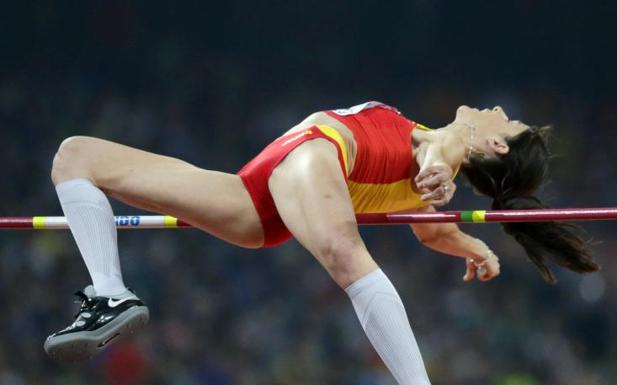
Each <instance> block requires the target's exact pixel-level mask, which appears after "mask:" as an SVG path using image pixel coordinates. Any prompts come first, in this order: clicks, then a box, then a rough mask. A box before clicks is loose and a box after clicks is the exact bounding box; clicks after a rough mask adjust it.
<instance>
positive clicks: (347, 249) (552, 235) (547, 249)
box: [45, 102, 598, 385]
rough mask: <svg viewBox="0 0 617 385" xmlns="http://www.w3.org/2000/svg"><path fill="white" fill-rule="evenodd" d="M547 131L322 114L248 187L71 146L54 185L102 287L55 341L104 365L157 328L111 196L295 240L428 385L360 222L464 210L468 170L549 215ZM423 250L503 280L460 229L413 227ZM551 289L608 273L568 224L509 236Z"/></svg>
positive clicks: (254, 167)
mask: <svg viewBox="0 0 617 385" xmlns="http://www.w3.org/2000/svg"><path fill="white" fill-rule="evenodd" d="M545 137H546V135H545V130H544V129H538V128H534V127H530V126H527V125H525V124H523V123H521V122H519V121H516V120H514V121H511V120H509V119H508V117H507V116H506V114H505V113H504V111H503V110H502V109H501V108H500V107H495V108H493V109H492V110H488V109H485V110H478V109H475V108H469V107H467V106H461V107H459V108H458V110H457V111H456V116H455V119H454V121H453V122H452V123H450V124H448V125H447V126H446V127H443V128H440V129H437V130H430V129H427V128H426V127H424V126H422V125H420V124H417V123H415V122H413V121H411V120H408V119H406V118H405V117H404V116H403V115H401V114H400V112H399V111H398V110H396V109H395V108H393V107H390V106H387V105H384V104H382V103H379V102H368V103H364V104H361V105H358V106H355V107H352V108H349V109H341V110H328V111H322V112H317V113H314V114H312V115H310V116H309V117H307V118H306V119H305V120H304V121H302V122H301V123H300V124H298V125H297V126H295V127H293V128H292V129H290V130H289V131H287V132H286V133H285V134H283V135H282V136H281V137H279V138H278V139H276V140H275V141H274V142H272V143H271V144H270V145H269V146H267V147H266V148H265V149H264V150H263V151H262V152H261V153H260V154H259V155H257V156H256V157H255V158H254V159H253V160H251V161H250V162H249V163H248V164H246V165H245V166H244V167H243V168H242V169H241V170H240V171H239V172H238V173H237V174H227V173H222V172H217V171H210V170H204V169H201V168H198V167H196V166H193V165H191V164H189V163H186V162H184V161H181V160H178V159H174V158H170V157H166V156H161V155H156V154H153V153H149V152H145V151H142V150H138V149H134V148H130V147H127V146H124V145H121V144H117V143H112V142H109V141H106V140H102V139H97V138H92V137H84V136H75V137H71V138H68V139H66V140H65V141H63V142H62V144H61V145H60V148H59V149H58V152H57V154H56V156H55V158H54V162H53V168H52V172H51V177H52V180H53V182H54V184H55V185H56V191H57V193H58V197H59V199H60V203H61V205H62V209H63V211H64V214H65V216H66V218H67V221H68V223H69V226H70V228H71V231H72V234H73V236H74V238H75V241H76V243H77V246H78V248H79V251H80V252H81V255H82V257H83V259H84V261H85V263H86V266H87V268H88V271H89V273H90V276H91V278H92V282H93V285H92V286H88V287H87V288H86V289H85V290H84V291H83V292H78V293H77V294H78V295H79V296H80V297H81V299H82V305H81V307H80V310H79V313H78V315H77V316H76V319H75V321H74V322H73V323H72V324H71V325H70V326H68V327H67V328H66V329H64V330H61V331H59V332H56V333H54V334H52V335H51V336H49V337H48V338H47V340H46V342H45V350H46V352H47V353H48V354H49V355H50V356H52V357H54V358H57V359H59V360H62V361H79V360H83V359H87V358H89V357H91V356H93V355H94V354H95V353H96V352H97V351H99V350H101V349H102V348H103V347H104V346H105V345H106V344H107V343H108V342H109V341H110V340H112V339H113V338H115V337H116V336H118V335H120V334H122V333H125V332H127V331H132V330H134V329H135V328H137V327H139V326H141V325H143V324H145V323H146V322H147V321H148V309H147V307H146V306H145V305H144V303H143V302H142V301H141V300H140V299H139V298H138V297H137V296H136V295H135V294H134V293H133V292H131V291H129V290H127V288H126V287H125V285H124V282H123V280H122V274H121V271H120V263H119V257H118V247H117V241H116V227H115V223H114V216H113V213H112V209H111V206H110V204H109V201H108V198H107V197H108V196H110V197H113V198H116V199H119V200H120V201H122V202H124V203H126V204H129V205H131V206H135V207H138V208H142V209H146V210H151V211H155V212H159V213H165V214H170V215H173V216H175V217H178V218H180V219H181V220H183V221H185V222H188V223H190V224H191V225H193V226H195V227H197V228H199V229H202V230H204V231H206V232H208V233H210V234H212V235H214V236H216V237H218V238H221V239H223V240H225V241H227V242H229V243H232V244H234V245H238V246H242V247H246V248H260V247H272V246H276V245H279V244H281V243H283V242H285V241H286V240H288V239H289V238H290V237H291V236H293V237H295V238H296V239H297V240H298V241H299V242H300V243H301V244H302V245H303V246H304V247H305V248H306V249H307V250H308V251H309V252H310V253H311V254H312V255H313V256H314V257H315V258H316V259H317V260H318V261H319V262H320V263H321V265H322V266H323V267H324V268H325V269H326V270H327V272H328V273H329V274H330V276H331V277H332V279H333V280H334V281H335V282H336V283H337V284H338V285H339V286H340V287H341V288H342V289H344V290H345V291H346V293H347V294H348V295H349V298H350V299H351V302H352V305H353V308H354V309H355V311H356V314H357V316H358V318H359V320H360V324H361V326H362V328H363V329H364V331H365V333H366V335H367V336H368V338H369V340H370V342H371V343H372V345H373V346H374V348H375V350H376V351H377V352H378V353H379V355H380V357H381V358H382V359H383V361H384V363H385V364H386V366H387V367H388V369H389V370H390V372H391V373H392V374H393V376H394V377H395V378H396V381H397V382H398V383H399V384H401V385H412V384H413V385H418V384H421V385H426V384H430V382H429V379H428V376H427V373H426V370H425V368H424V363H423V361H422V357H421V355H420V351H419V349H418V346H417V343H416V341H415V337H414V335H413V332H412V330H411V327H410V324H409V321H408V318H407V315H406V312H405V308H404V306H403V303H402V302H401V299H400V297H399V295H398V293H397V291H396V289H395V288H394V286H393V285H392V283H391V282H390V280H389V279H388V277H387V276H386V275H385V274H384V273H383V272H382V271H381V270H380V268H379V266H378V265H377V263H376V262H375V260H374V259H373V258H372V256H371V255H370V254H369V252H368V251H367V249H366V247H365V245H364V243H363V241H362V239H361V238H360V235H359V232H358V228H357V223H356V219H355V214H357V213H366V212H392V211H399V210H418V211H434V210H435V209H434V207H435V206H441V205H444V204H446V203H448V202H449V200H450V199H451V198H452V196H453V194H454V191H455V188H456V186H455V185H454V183H453V179H454V176H455V175H456V174H457V172H458V171H459V170H460V171H461V172H462V173H463V174H464V175H465V176H466V177H467V178H468V180H469V182H470V183H471V185H472V186H473V187H474V189H475V190H476V191H478V192H479V193H481V194H484V195H486V196H489V197H490V198H492V199H493V204H492V208H493V209H525V208H539V207H542V204H541V202H540V201H539V200H538V199H537V198H536V197H534V196H533V194H534V192H535V191H536V189H537V188H538V187H539V185H540V184H541V183H542V182H543V180H544V179H545V178H546V176H547V163H548V157H549V152H548V149H547V143H546V138H545ZM411 227H412V230H413V232H414V234H415V236H416V237H417V239H418V240H419V241H420V242H421V243H422V244H424V245H426V246H428V247H430V248H432V249H435V250H437V251H440V252H443V253H446V254H450V255H454V256H458V257H462V258H463V261H465V263H466V274H465V276H464V280H465V281H469V280H472V279H474V277H477V278H478V279H479V280H481V281H487V280H490V279H492V278H494V277H495V276H497V275H498V274H499V261H498V258H497V256H496V255H495V254H494V253H493V252H492V251H491V250H490V248H489V247H488V246H487V245H486V244H485V243H484V242H483V241H481V240H479V239H476V238H474V237H471V236H469V235H467V234H465V233H463V232H462V231H461V230H459V228H458V226H457V225H455V224H446V223H442V224H413V225H411ZM504 228H505V231H506V232H507V233H509V234H511V235H512V236H514V238H515V239H516V240H517V241H518V242H519V243H520V244H521V245H522V247H523V248H524V249H525V251H526V253H527V256H528V257H529V259H530V260H531V261H532V262H533V263H534V264H535V265H536V267H537V268H538V269H539V270H540V272H541V274H542V276H543V277H544V279H545V280H547V281H549V282H554V280H555V277H554V276H553V274H552V272H551V271H550V270H549V269H548V267H547V266H546V263H545V262H546V259H547V258H550V259H552V260H553V261H554V262H556V263H558V264H559V265H561V266H564V267H566V268H568V269H570V270H573V271H576V272H590V271H595V270H597V269H598V266H597V265H596V264H595V263H594V262H593V261H592V259H591V257H590V255H589V253H588V250H587V244H586V242H585V241H584V240H583V239H581V238H580V237H579V236H578V235H577V234H576V232H575V231H573V228H572V227H571V226H569V225H566V224H563V223H555V222H548V223H510V224H504Z"/></svg>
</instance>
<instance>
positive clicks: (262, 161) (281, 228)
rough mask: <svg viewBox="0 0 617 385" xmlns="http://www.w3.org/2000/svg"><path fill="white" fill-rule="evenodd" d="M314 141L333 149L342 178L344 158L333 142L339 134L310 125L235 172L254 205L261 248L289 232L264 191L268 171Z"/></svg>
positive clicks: (336, 144)
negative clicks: (259, 224) (332, 146)
mask: <svg viewBox="0 0 617 385" xmlns="http://www.w3.org/2000/svg"><path fill="white" fill-rule="evenodd" d="M337 136H338V138H337ZM317 138H323V139H326V140H328V141H329V142H331V143H332V144H334V145H335V146H336V148H337V152H338V156H339V162H340V163H341V168H342V170H343V174H344V175H345V174H346V167H345V165H346V159H345V158H344V157H343V151H342V150H341V146H340V144H339V142H338V141H337V139H339V140H340V134H338V133H337V132H336V131H334V129H332V128H331V127H328V126H313V127H310V128H308V129H306V130H304V131H300V132H295V133H293V134H288V135H284V136H281V137H280V138H278V139H276V140H275V141H274V142H272V143H271V144H270V145H268V146H267V147H266V148H265V149H264V150H263V151H262V152H260V153H259V154H258V155H257V156H256V157H255V158H253V159H252V160H251V161H250V162H248V163H247V164H246V165H244V167H242V169H241V170H240V171H238V175H239V176H240V178H241V179H242V182H244V186H246V189H247V190H248V192H249V195H250V196H251V199H252V200H253V204H254V205H255V209H257V214H259V219H260V220H261V224H262V226H263V230H264V244H263V247H272V246H276V245H279V244H281V243H283V242H285V241H287V240H288V239H289V238H291V233H290V232H289V230H288V229H287V227H285V224H284V223H283V221H282V219H281V217H280V216H279V213H278V211H277V210H276V205H275V204H274V200H273V199H272V195H271V194H270V190H269V188H268V180H269V179H270V175H272V171H273V170H274V169H275V168H276V166H278V165H279V163H281V162H282V161H283V159H285V157H286V156H287V155H288V154H289V153H290V152H291V151H293V150H294V149H295V148H296V147H298V146H299V145H301V144H302V143H304V142H306V141H307V140H312V139H317ZM335 138H336V139H335Z"/></svg>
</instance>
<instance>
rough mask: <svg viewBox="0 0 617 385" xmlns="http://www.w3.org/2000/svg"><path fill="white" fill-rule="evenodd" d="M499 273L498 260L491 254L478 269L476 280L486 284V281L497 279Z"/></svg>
mask: <svg viewBox="0 0 617 385" xmlns="http://www.w3.org/2000/svg"><path fill="white" fill-rule="evenodd" d="M491 255H492V256H491ZM493 256H494V257H493ZM499 273H500V265H499V258H497V256H496V255H494V254H493V253H492V252H491V253H490V254H489V258H488V259H487V260H485V261H484V262H482V263H481V264H480V265H479V267H478V271H477V275H478V279H479V280H480V281H482V282H486V281H489V280H491V279H493V278H495V277H497V276H498V275H499Z"/></svg>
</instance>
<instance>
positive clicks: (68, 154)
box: [51, 136, 96, 184]
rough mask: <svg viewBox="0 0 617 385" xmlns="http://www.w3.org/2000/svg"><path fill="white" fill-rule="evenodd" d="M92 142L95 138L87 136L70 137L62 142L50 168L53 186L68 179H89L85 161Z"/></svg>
mask: <svg viewBox="0 0 617 385" xmlns="http://www.w3.org/2000/svg"><path fill="white" fill-rule="evenodd" d="M94 141H96V138H92V137H88V136H71V137H69V138H66V139H65V140H63V141H62V143H61V144H60V147H58V151H56V155H55V156H54V160H53V164H52V167H51V180H52V181H53V182H54V184H58V183H60V182H63V181H65V180H68V179H74V178H89V174H88V166H87V162H86V159H87V158H88V154H89V152H90V151H89V150H88V149H89V148H91V146H92V144H93V142H94Z"/></svg>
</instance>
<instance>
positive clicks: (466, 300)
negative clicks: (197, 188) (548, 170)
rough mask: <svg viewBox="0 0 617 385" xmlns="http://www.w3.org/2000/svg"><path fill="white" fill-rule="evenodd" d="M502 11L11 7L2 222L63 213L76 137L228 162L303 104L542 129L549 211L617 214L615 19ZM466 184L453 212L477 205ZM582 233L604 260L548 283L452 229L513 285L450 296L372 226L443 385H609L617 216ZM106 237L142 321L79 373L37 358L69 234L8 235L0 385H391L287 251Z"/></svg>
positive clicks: (338, 294) (294, 253) (205, 239)
mask: <svg viewBox="0 0 617 385" xmlns="http://www.w3.org/2000/svg"><path fill="white" fill-rule="evenodd" d="M506 4H507V5H502V4H500V3H499V2H485V1H477V0H472V1H467V2H446V1H429V0H413V1H392V2H374V1H353V2H351V1H349V2H347V1H340V2H339V1H303V2H297V1H265V2H250V1H240V0H228V1H223V2H207V1H202V2H197V1H195V2H170V3H167V2H158V1H136V2H126V1H121V0H109V1H93V2H57V1H52V0H34V1H23V2H12V3H9V4H5V5H4V6H3V10H2V12H1V13H0V53H1V55H2V59H1V60H0V143H1V144H2V148H1V150H0V161H1V162H2V164H3V176H2V179H1V180H2V188H1V190H0V197H1V199H0V216H31V215H60V214H61V209H60V206H59V204H58V203H57V200H56V196H55V193H54V189H53V186H52V184H51V182H50V179H49V170H50V166H51V161H52V158H53V155H54V152H55V149H56V148H57V146H58V145H59V143H60V142H61V141H62V139H63V138H65V137H68V136H71V135H76V134H85V135H93V136H98V137H102V138H107V139H110V140H114V141H118V142H121V143H125V144H128V145H132V146H136V147H139V148H142V149H146V150H149V151H154V152H157V153H162V154H166V155H170V156H176V157H180V158H183V159H185V160H187V161H190V162H192V163H195V164H197V165H199V166H201V167H204V168H209V169H216V170H221V171H226V172H236V171H237V170H238V169H239V168H240V167H241V166H242V165H243V164H244V162H246V161H247V160H249V159H250V158H251V157H252V156H254V155H255V154H256V153H257V152H258V151H259V150H260V149H261V148H262V147H264V146H265V145H266V144H267V143H269V142H270V141H271V140H272V139H274V138H275V137H276V136H277V135H279V134H280V133H282V132H283V131H284V130H286V129H288V128H289V127H291V126H292V125H294V124H296V123H297V122H299V121H300V120H302V119H303V118H304V117H305V116H307V115H308V114H309V113H311V112H313V111H318V110H324V109H331V108H341V107H348V106H351V105H355V104H358V103H362V102H364V101H367V100H380V101H382V102H385V103H388V104H391V105H394V106H397V107H398V108H399V109H400V110H401V111H402V112H403V113H404V114H405V115H406V116H408V117H409V118H410V119H412V120H416V121H418V122H421V123H423V124H425V125H428V126H430V127H440V126H443V125H445V124H447V123H448V122H449V121H451V120H452V119H453V116H454V111H455V109H456V107H457V106H458V105H460V104H468V105H472V106H478V107H481V108H484V107H489V108H490V107H493V106H494V105H497V104H499V105H501V106H503V107H504V109H505V110H506V112H507V113H508V114H509V115H510V116H511V117H512V118H514V119H519V120H523V121H524V122H528V123H531V124H537V125H544V124H552V125H554V132H553V134H554V135H553V139H552V148H553V151H554V153H555V157H554V159H553V161H552V180H551V181H550V183H548V184H547V185H546V186H544V188H543V189H542V191H540V193H539V195H540V196H541V197H542V199H543V200H544V201H545V202H547V204H548V205H551V206H556V207H585V206H587V207H593V206H615V205H616V204H615V202H616V200H615V198H616V195H615V191H617V166H616V162H617V152H616V147H615V143H616V142H615V139H614V135H615V129H616V128H617V91H616V86H617V75H616V72H615V68H617V58H616V56H615V44H616V43H615V42H616V41H617V27H615V23H614V20H615V16H617V5H615V3H614V2H610V1H591V2H589V1H572V2H563V3H557V2H552V1H532V0H523V1H516V2H507V3H506ZM558 4H561V5H558ZM566 4H567V5H566ZM458 183H459V192H458V193H457V196H456V197H455V199H454V200H453V202H451V203H450V205H449V206H448V208H450V209H481V208H485V207H487V206H488V205H489V204H490V203H489V201H488V200H486V199H484V198H482V197H478V196H475V195H474V194H473V193H472V192H471V191H470V190H469V189H465V188H464V184H465V183H464V181H463V180H462V179H460V180H459V181H458ZM114 207H115V209H116V213H134V212H138V211H137V210H134V209H131V208H128V207H125V206H123V205H121V204H117V203H114ZM583 227H584V229H585V231H586V232H587V233H588V236H589V237H590V238H593V239H594V240H595V241H597V242H596V244H595V246H594V254H595V255H596V256H597V260H598V261H599V263H600V264H601V265H602V266H603V269H602V271H600V272H599V273H596V274H593V275H587V276H579V275H575V274H571V273H568V272H565V271H563V270H561V269H558V271H557V274H558V278H559V279H560V282H559V283H558V284H557V285H555V286H550V285H547V284H545V283H544V282H543V281H542V280H541V278H540V276H539V274H537V273H536V272H535V270H534V268H533V266H532V265H531V263H529V262H528V261H527V260H526V259H525V257H524V254H523V251H522V249H521V248H520V247H519V246H518V245H517V244H516V243H514V242H513V241H512V240H511V239H509V238H508V237H507V236H506V235H505V234H504V233H503V232H502V231H501V229H500V227H499V226H497V225H467V226H465V229H466V230H468V231H469V232H470V233H472V234H475V235H477V236H479V237H481V238H482V239H484V240H485V241H486V242H487V243H488V244H489V245H490V246H491V247H492V248H493V249H494V250H495V252H496V253H497V254H498V255H499V256H500V257H501V260H502V272H503V273H502V275H501V276H500V277H499V278H498V279H496V280H494V281H492V282H489V283H478V282H473V283H463V282H462V279H461V278H462V276H463V273H464V263H463V261H462V260H459V259H456V258H450V257H447V256H444V255H440V254H437V253H435V252H432V251H430V250H427V249H425V248H423V247H422V246H421V245H419V244H418V242H417V241H416V240H415V239H414V238H413V237H412V235H411V233H410V231H409V229H408V228H405V227H389V228H385V227H373V228H363V230H362V231H363V235H364V237H365V239H366V242H367V244H368V247H369V249H370V250H371V252H372V253H373V254H374V256H375V258H376V259H377V260H378V262H379V263H380V264H381V265H382V268H383V269H384V270H385V271H386V273H387V274H389V275H390V277H391V279H392V280H393V282H394V283H395V285H396V286H397V288H398V290H399V292H400V294H401V296H402V298H403V300H404V302H405V304H406V306H407V310H408V314H409V317H410V319H411V322H412V325H413V328H414V331H415V334H416V337H417V339H418V342H419V345H420V347H421V350H422V351H423V354H424V359H425V363H426V365H427V368H428V371H429V373H430V375H431V378H432V381H433V383H434V384H435V385H472V384H473V385H484V384H487V385H540V384H542V385H610V384H615V381H616V380H615V379H616V378H617V364H616V362H617V282H616V279H617V259H616V258H617V255H616V252H615V250H616V249H617V241H616V240H615V231H616V230H617V224H616V223H615V222H594V223H586V224H584V226H583ZM119 243H120V247H121V260H122V264H123V268H124V277H125V281H126V282H127V284H128V285H129V286H131V287H133V288H134V289H135V290H136V291H137V293H138V294H139V295H140V296H141V297H142V298H143V299H145V301H146V302H147V303H148V304H149V306H150V309H151V318H152V320H151V323H150V324H149V326H148V327H147V328H145V329H144V330H142V331H141V332H139V333H138V334H136V335H134V336H132V337H130V338H123V339H122V340H121V341H118V343H116V344H114V345H113V346H112V347H111V348H110V349H108V350H107V351H106V352H105V353H104V354H102V355H100V356H99V357H97V358H96V359H95V360H93V361H91V362H89V363H87V364H85V365H74V366H70V365H60V364H57V363H55V362H52V361H50V360H49V359H48V358H47V357H46V356H45V354H44V351H43V349H42V345H43V341H44V339H45V337H46V336H47V335H48V334H49V333H50V332H52V331H55V330H58V329H60V328H63V327H65V326H66V325H68V324H69V323H70V322H71V320H72V316H73V314H74V313H75V312H76V309H77V306H78V305H76V304H74V303H73V302H72V301H73V297H72V293H73V292H74V291H75V290H77V289H80V288H82V287H83V286H85V285H86V284H88V282H89V277H88V274H87V271H86V269H85V267H84V265H83V263H82V261H81V258H80V256H79V254H78V252H77V248H76V247H75V245H74V243H73V240H72V238H71V236H70V234H69V233H68V232H52V231H49V232H29V231H28V232H16V231H15V232H2V233H1V234H0V309H1V312H0V385H35V384H53V385H85V384H88V385H94V384H100V385H112V384H117V385H133V384H153V385H157V384H175V385H236V384H243V385H258V384H280V385H321V384H331V385H393V384H394V382H393V381H394V380H393V379H392V378H391V377H390V375H389V373H388V372H387V370H386V369H385V368H384V366H383V365H382V363H381V362H380V360H379V359H378V357H377V355H376V354H375V353H374V351H373V350H372V348H371V347H370V344H369V343H368V341H367V339H366V337H365V335H364V333H363V332H362V329H361V327H360V325H359V323H358V322H357V319H356V316H355V314H354V312H353V309H352V306H351V304H350V302H349V301H348V299H347V297H346V296H345V295H344V293H343V292H342V291H341V290H340V289H339V288H338V287H336V286H335V284H333V282H331V280H330V279H329V278H328V276H327V274H326V273H325V272H324V271H323V269H321V268H320V266H319V265H318V264H317V262H316V261H314V260H313V259H312V257H311V256H310V255H309V254H308V253H307V252H305V251H304V250H303V249H302V248H301V247H300V246H299V245H298V244H297V243H296V242H295V241H293V240H292V241H290V242H288V243H286V244H285V245H283V246H281V247H278V248H275V249H268V250H243V249H240V248H236V247H232V246H229V245H227V244H225V243H223V242H222V241H219V240H217V239H215V238H213V237H211V236H209V235H207V234H204V233H200V232H198V231H195V230H178V231H163V230H152V231H135V232H122V233H121V234H120V236H119Z"/></svg>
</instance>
